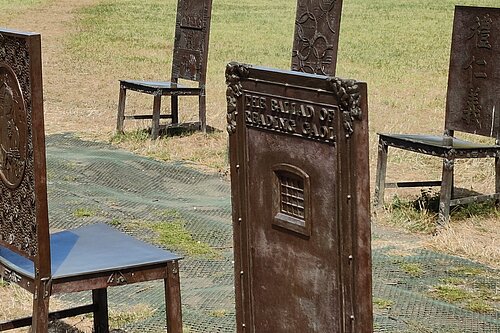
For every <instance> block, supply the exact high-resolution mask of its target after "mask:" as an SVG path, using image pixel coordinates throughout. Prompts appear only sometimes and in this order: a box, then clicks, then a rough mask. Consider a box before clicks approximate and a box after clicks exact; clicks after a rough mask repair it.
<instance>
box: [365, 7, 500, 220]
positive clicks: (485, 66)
mask: <svg viewBox="0 0 500 333" xmlns="http://www.w3.org/2000/svg"><path fill="white" fill-rule="evenodd" d="M499 34H500V8H481V7H465V6H456V8H455V17H454V24H453V34H452V44H451V55H450V69H449V74H448V75H449V77H448V91H447V100H446V118H445V131H444V135H443V136H435V135H421V134H414V135H411V134H384V133H382V134H381V133H379V144H378V161H377V175H376V177H377V178H376V184H375V196H374V205H375V206H382V205H383V204H384V193H385V189H386V188H399V187H426V186H441V191H440V198H439V200H440V201H439V218H438V223H439V224H440V225H446V224H447V223H448V221H449V217H450V207H451V206H455V205H460V204H467V203H471V202H481V201H486V200H496V201H497V202H498V200H500V115H499V114H498V113H499V112H497V111H498V110H496V109H497V108H500V105H499V104H498V96H500V38H499V37H498V35H499ZM455 132H464V133H470V134H476V135H481V136H486V137H491V138H494V139H496V142H495V144H494V145H486V144H479V143H474V142H471V141H466V140H460V139H458V138H456V137H455V136H454V135H455ZM389 147H395V148H399V149H404V150H409V151H413V152H417V153H422V154H426V155H431V156H436V157H440V158H442V159H443V170H442V177H441V180H438V181H417V182H396V183H386V170H387V155H388V148H389ZM466 158H494V159H495V193H493V194H488V195H476V196H470V197H466V198H455V197H454V195H453V194H454V193H453V187H454V170H455V160H456V159H466Z"/></svg>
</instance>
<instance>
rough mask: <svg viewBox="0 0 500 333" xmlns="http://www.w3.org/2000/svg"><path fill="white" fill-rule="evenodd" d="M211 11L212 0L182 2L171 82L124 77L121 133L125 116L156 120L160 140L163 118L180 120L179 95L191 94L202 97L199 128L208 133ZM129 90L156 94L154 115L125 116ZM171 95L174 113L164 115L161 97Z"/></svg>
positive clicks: (154, 129) (154, 126)
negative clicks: (207, 99) (206, 88)
mask: <svg viewBox="0 0 500 333" xmlns="http://www.w3.org/2000/svg"><path fill="white" fill-rule="evenodd" d="M211 11H212V0H179V1H178V4H177V20H176V25H175V41H174V53H173V61H172V73H171V79H170V82H157V81H133V80H120V97H119V101H118V117H117V118H118V119H117V125H116V130H117V132H118V133H123V122H124V120H125V119H152V126H151V137H152V138H153V139H156V138H157V137H158V135H159V131H160V118H161V119H163V118H170V119H171V120H172V124H178V123H179V112H178V111H179V110H178V109H179V101H178V97H179V96H188V95H191V96H198V97H199V128H200V129H201V130H202V131H203V132H204V133H205V132H206V129H207V121H206V100H205V82H206V72H207V60H208V40H209V34H210V18H211ZM179 79H184V80H190V81H194V82H198V87H193V86H192V85H190V86H188V85H183V84H181V83H179ZM127 89H128V90H133V91H137V92H141V93H145V94H150V95H153V96H154V102H153V114H152V115H125V99H126V93H127ZM167 95H170V98H171V110H170V111H171V113H170V114H160V107H161V97H162V96H167Z"/></svg>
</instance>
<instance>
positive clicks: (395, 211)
mask: <svg viewBox="0 0 500 333" xmlns="http://www.w3.org/2000/svg"><path fill="white" fill-rule="evenodd" d="M388 208H389V211H390V213H391V215H390V222H391V223H393V224H394V225H398V226H402V227H404V228H405V229H407V230H409V231H411V232H423V233H429V234H430V233H434V232H435V231H436V227H437V224H436V219H437V213H434V212H432V211H430V210H429V209H427V207H425V206H423V205H422V204H421V203H420V201H411V200H405V199H401V198H399V197H398V196H395V197H394V198H393V200H392V202H391V204H390V205H389V207H388Z"/></svg>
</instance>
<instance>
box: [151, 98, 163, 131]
mask: <svg viewBox="0 0 500 333" xmlns="http://www.w3.org/2000/svg"><path fill="white" fill-rule="evenodd" d="M160 108H161V95H155V97H154V102H153V123H152V126H151V138H152V139H153V140H156V139H157V138H158V136H159V135H160Z"/></svg>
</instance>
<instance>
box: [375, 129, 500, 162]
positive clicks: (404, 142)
mask: <svg viewBox="0 0 500 333" xmlns="http://www.w3.org/2000/svg"><path fill="white" fill-rule="evenodd" d="M378 135H379V136H380V139H381V140H384V141H385V142H386V143H387V144H389V145H391V146H395V147H401V148H405V149H409V150H412V149H411V147H412V146H413V147H414V148H415V150H418V151H419V152H422V153H427V154H430V155H435V156H443V155H444V154H446V153H447V152H449V151H450V150H451V149H453V150H454V151H456V152H458V156H457V157H460V155H463V154H467V155H469V154H471V153H472V152H474V151H477V152H478V153H479V155H483V154H489V153H495V152H497V153H498V152H499V151H500V146H499V145H487V144H482V143H476V142H471V141H466V140H461V139H457V138H454V137H453V138H452V144H451V146H450V145H447V144H445V137H444V136H442V135H426V134H392V133H391V134H386V133H378ZM461 152H462V154H460V153H461ZM468 157H474V156H468ZM478 157H482V156H478ZM483 157H484V156H483Z"/></svg>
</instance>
